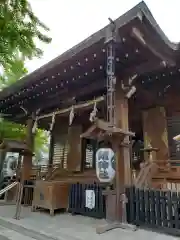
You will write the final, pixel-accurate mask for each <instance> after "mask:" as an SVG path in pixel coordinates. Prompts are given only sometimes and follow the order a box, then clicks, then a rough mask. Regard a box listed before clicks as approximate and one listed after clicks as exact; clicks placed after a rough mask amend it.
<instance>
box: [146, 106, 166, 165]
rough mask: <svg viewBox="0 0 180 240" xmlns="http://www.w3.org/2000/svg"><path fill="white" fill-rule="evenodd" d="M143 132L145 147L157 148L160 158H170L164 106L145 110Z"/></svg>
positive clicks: (157, 155) (158, 157)
mask: <svg viewBox="0 0 180 240" xmlns="http://www.w3.org/2000/svg"><path fill="white" fill-rule="evenodd" d="M143 134H144V142H145V148H148V147H149V146H151V147H152V148H157V149H158V151H157V154H156V158H157V161H158V160H168V159H169V148H168V135H167V121H166V114H165V109H164V107H159V106H157V107H155V108H150V109H148V110H146V111H144V112H143ZM145 160H148V159H147V156H145Z"/></svg>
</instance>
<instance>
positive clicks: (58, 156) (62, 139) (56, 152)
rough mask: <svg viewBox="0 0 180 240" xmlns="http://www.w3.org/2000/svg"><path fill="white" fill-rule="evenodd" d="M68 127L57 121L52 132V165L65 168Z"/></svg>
mask: <svg viewBox="0 0 180 240" xmlns="http://www.w3.org/2000/svg"><path fill="white" fill-rule="evenodd" d="M67 135H68V125H67V124H65V123H64V124H62V123H61V122H59V121H57V122H56V124H55V127H54V130H53V164H62V167H66V166H67V153H68V146H67V145H68V142H67Z"/></svg>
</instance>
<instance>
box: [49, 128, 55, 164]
mask: <svg viewBox="0 0 180 240" xmlns="http://www.w3.org/2000/svg"><path fill="white" fill-rule="evenodd" d="M53 155H54V131H52V133H51V137H50V143H49V162H48V164H50V165H52V164H53Z"/></svg>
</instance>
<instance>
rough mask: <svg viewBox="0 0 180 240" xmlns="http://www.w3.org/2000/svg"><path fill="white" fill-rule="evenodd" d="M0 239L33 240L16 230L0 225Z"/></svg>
mask: <svg viewBox="0 0 180 240" xmlns="http://www.w3.org/2000/svg"><path fill="white" fill-rule="evenodd" d="M0 240H34V239H33V238H30V237H27V236H24V235H23V234H20V233H18V232H16V231H13V230H10V229H7V228H3V227H0Z"/></svg>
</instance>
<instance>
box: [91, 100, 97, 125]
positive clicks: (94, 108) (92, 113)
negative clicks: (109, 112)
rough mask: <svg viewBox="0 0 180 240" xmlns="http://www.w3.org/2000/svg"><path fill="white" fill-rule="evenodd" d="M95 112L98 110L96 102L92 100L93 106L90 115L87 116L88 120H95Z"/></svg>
mask: <svg viewBox="0 0 180 240" xmlns="http://www.w3.org/2000/svg"><path fill="white" fill-rule="evenodd" d="M97 112H98V109H97V103H96V102H94V107H93V110H92V112H91V113H90V117H89V120H90V121H91V122H93V121H94V120H95V118H96V115H97Z"/></svg>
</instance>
